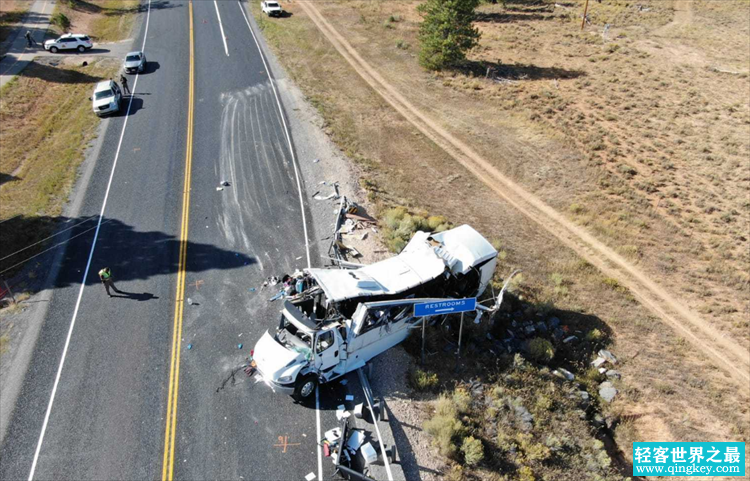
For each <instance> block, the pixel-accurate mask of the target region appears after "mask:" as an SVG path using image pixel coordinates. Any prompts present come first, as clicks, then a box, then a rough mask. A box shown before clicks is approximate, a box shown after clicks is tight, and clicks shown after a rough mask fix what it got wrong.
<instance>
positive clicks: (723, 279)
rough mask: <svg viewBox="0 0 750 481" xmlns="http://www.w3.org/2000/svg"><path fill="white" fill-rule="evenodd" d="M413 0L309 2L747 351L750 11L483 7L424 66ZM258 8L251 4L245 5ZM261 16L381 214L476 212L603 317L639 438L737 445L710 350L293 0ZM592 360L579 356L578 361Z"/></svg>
mask: <svg viewBox="0 0 750 481" xmlns="http://www.w3.org/2000/svg"><path fill="white" fill-rule="evenodd" d="M417 5H418V3H417V2H379V1H358V0H352V1H337V2H321V3H316V4H315V6H316V8H317V10H318V11H319V12H320V14H321V15H322V16H323V17H324V18H325V19H326V20H327V21H328V22H329V23H330V24H331V25H332V26H334V27H335V29H336V30H337V31H338V32H339V33H340V34H342V35H343V37H345V38H346V40H347V41H348V42H349V44H351V46H352V47H353V48H354V49H355V50H356V52H357V53H358V54H359V55H360V56H361V57H362V58H364V59H365V60H366V61H367V62H368V63H369V64H370V65H371V66H372V67H373V68H374V69H376V70H377V72H378V73H379V74H380V75H381V76H382V77H384V78H385V79H387V81H388V82H389V83H390V84H391V85H392V86H394V87H395V89H396V90H398V92H399V93H400V94H401V95H403V96H404V97H405V98H406V99H408V101H409V102H411V103H412V104H414V105H416V106H417V108H418V109H419V110H421V111H422V112H424V113H426V114H427V115H429V117H430V118H431V119H433V120H435V121H436V122H437V123H439V124H440V127H441V128H444V129H446V130H447V131H449V132H450V134H452V135H453V136H455V137H457V138H458V139H460V140H461V141H463V142H464V143H466V144H468V145H470V146H471V148H472V149H474V150H475V151H476V152H478V153H479V154H481V155H482V156H483V158H485V159H488V160H489V161H490V162H491V163H492V164H493V165H494V166H495V167H497V168H498V169H499V170H500V171H501V172H502V173H503V174H505V175H506V176H509V177H511V178H512V179H513V180H514V181H516V182H517V183H518V184H520V185H522V186H523V187H524V188H525V189H526V190H527V191H529V192H531V193H533V194H534V195H536V196H537V197H539V198H541V199H542V200H543V201H544V202H546V203H547V204H548V205H551V206H553V207H554V208H555V209H556V210H557V211H558V212H560V213H562V214H564V215H565V216H566V217H567V218H568V219H570V220H572V221H574V222H576V223H577V224H578V225H580V226H582V227H584V228H585V229H587V231H588V232H590V233H592V234H594V235H595V236H596V237H597V238H598V239H599V240H601V241H603V242H605V243H606V244H607V245H608V246H609V247H611V248H612V249H614V250H616V251H617V252H618V253H620V254H621V255H622V256H624V257H625V258H626V259H628V260H629V261H630V262H631V263H632V264H634V265H636V266H637V267H638V268H639V269H640V270H642V271H643V272H645V273H646V274H647V275H648V276H649V277H650V278H651V279H652V280H654V281H655V282H657V283H658V284H659V285H660V286H662V287H663V288H665V289H667V290H668V291H669V292H670V294H671V295H673V296H675V297H676V298H678V299H679V300H680V301H681V302H683V303H684V304H685V305H686V306H689V307H690V308H691V309H692V310H693V311H695V312H697V313H699V314H700V316H701V317H702V318H703V319H704V320H705V321H706V322H707V323H709V324H710V327H711V328H712V329H714V330H715V331H716V332H718V333H719V335H720V336H724V337H725V338H727V339H731V340H732V342H735V343H738V344H739V345H741V346H742V347H743V349H745V350H746V349H747V348H748V346H750V335H749V334H750V332H749V331H750V330H749V326H748V316H749V315H750V310H749V309H750V307H749V298H748V296H749V294H750V274H749V273H750V255H749V251H750V249H749V248H750V240H749V239H748V236H749V235H748V231H749V229H750V197H749V192H750V164H749V163H748V161H747V159H748V155H750V75H749V74H748V72H750V56H749V55H748V52H749V49H750V36H749V34H750V15H749V14H748V12H749V11H750V9H748V7H749V6H750V2H748V1H746V0H738V1H723V2H713V1H688V2H681V1H675V2H672V1H667V0H664V1H645V0H644V1H640V2H631V1H624V0H602V2H601V3H599V2H595V1H592V2H590V11H589V20H590V23H589V24H587V26H586V28H585V30H584V31H583V32H581V30H580V19H581V14H582V10H583V1H582V0H581V1H570V0H569V1H562V2H556V3H555V2H552V1H521V0H515V1H514V0H507V1H506V2H504V4H503V3H502V2H499V3H498V4H495V5H493V4H483V5H482V6H481V7H480V9H479V10H480V16H479V19H478V22H477V23H476V26H477V27H478V28H479V29H480V30H481V31H482V39H481V40H480V45H479V47H478V48H476V49H475V50H474V51H473V52H471V54H470V56H469V57H470V62H469V63H468V64H467V66H466V67H465V68H464V69H463V70H461V71H450V72H441V73H429V72H425V71H424V70H422V69H421V68H420V67H419V66H418V64H417V58H416V54H417V52H418V41H417V39H416V33H417V29H418V23H419V20H420V18H419V15H418V13H417V11H416V7H417ZM253 7H254V8H256V7H255V6H253ZM284 7H285V9H286V10H288V11H289V12H290V13H291V16H290V17H288V18H282V19H274V20H271V19H266V18H263V17H260V16H259V15H258V12H257V10H256V12H255V13H256V18H258V21H259V23H260V25H261V28H263V30H264V35H265V36H266V38H267V39H268V41H269V43H270V44H271V45H272V47H273V48H275V50H276V51H277V53H278V54H279V58H280V60H281V61H282V63H283V64H284V65H285V67H286V69H287V71H288V72H289V74H290V75H291V77H292V78H293V79H294V81H295V82H296V83H297V84H298V85H299V86H300V87H301V88H302V90H303V91H304V92H305V94H306V95H307V96H308V98H309V99H310V101H311V102H312V103H313V104H314V105H315V106H316V107H317V108H318V109H319V111H320V112H321V114H322V115H323V118H324V119H325V122H326V124H325V128H326V130H327V131H328V133H329V134H330V135H331V137H332V138H333V139H334V141H335V142H336V143H337V144H338V145H339V146H340V147H341V148H342V150H344V151H345V152H346V153H347V154H348V155H349V156H350V157H351V158H353V159H354V160H355V161H357V162H358V163H359V164H360V166H361V167H362V169H363V172H364V175H363V178H362V179H361V183H362V185H363V186H364V187H365V188H366V189H368V191H369V197H370V199H371V200H372V201H373V202H375V203H376V204H377V205H381V206H383V207H387V206H391V205H405V206H407V207H409V208H410V209H412V210H413V211H417V212H419V211H422V212H426V213H429V214H433V215H443V216H446V217H447V218H448V219H449V220H450V221H451V222H454V223H462V222H467V223H470V224H472V225H475V226H476V227H478V228H479V229H480V230H481V231H482V232H484V233H485V234H487V235H488V236H491V237H494V238H495V239H496V243H497V244H498V245H500V246H501V250H502V252H501V259H502V262H501V266H500V269H501V273H506V272H507V271H509V270H510V269H511V268H513V267H521V268H523V269H524V274H523V279H522V281H521V282H520V286H519V288H518V290H519V292H521V293H523V295H524V296H525V297H527V298H529V299H532V300H533V301H534V302H536V303H538V304H539V305H548V306H549V305H553V306H554V307H555V308H556V309H561V310H565V311H568V312H576V313H583V314H586V315H592V316H595V317H597V318H599V319H601V321H603V322H604V323H605V324H606V325H607V326H608V328H610V329H611V330H612V336H613V341H614V344H613V347H612V349H613V351H614V352H616V353H617V354H618V355H619V356H620V357H621V358H622V359H623V367H622V370H623V380H622V381H621V382H620V383H619V385H618V387H619V388H620V390H621V396H620V397H619V398H618V400H617V401H616V402H615V403H613V404H612V405H609V406H606V407H605V409H607V410H608V411H610V412H613V413H616V414H617V415H618V416H620V418H621V419H622V420H623V422H622V423H621V424H620V425H619V427H618V428H617V429H616V430H615V438H616V440H617V442H618V444H619V448H620V449H621V450H622V452H623V454H624V456H625V457H626V458H627V457H629V456H630V445H629V444H628V443H629V442H631V441H633V440H693V441H697V440H701V439H727V440H729V439H732V440H743V439H745V438H746V437H747V435H748V433H749V432H750V418H749V413H748V407H747V405H748V403H747V398H746V394H745V393H744V392H742V391H737V390H736V389H735V387H734V386H735V384H734V383H733V382H732V381H731V380H730V378H728V377H727V376H726V375H725V374H724V373H723V372H721V371H720V370H718V369H717V368H716V366H715V365H713V364H712V363H711V362H709V359H708V358H707V357H705V356H704V355H703V354H702V353H701V352H700V350H699V349H696V348H695V346H694V345H691V343H689V342H686V340H685V338H684V337H682V336H680V335H677V334H675V331H673V330H672V329H671V328H670V327H667V326H666V325H664V324H663V323H662V322H661V321H660V320H659V318H657V317H655V316H654V315H653V314H651V312H650V311H648V310H646V309H645V308H644V307H642V306H641V305H639V303H638V302H637V301H636V299H634V297H633V296H632V295H631V294H630V292H629V291H628V289H627V288H624V287H623V286H621V285H620V284H618V282H617V281H616V280H615V279H612V278H607V277H606V276H603V275H602V274H601V273H600V272H599V271H597V270H596V269H593V268H592V267H591V265H589V264H588V263H587V262H585V261H584V260H582V259H581V258H580V257H579V256H578V255H576V254H575V253H574V252H572V251H571V250H569V249H568V248H566V247H564V246H562V245H561V244H560V242H559V241H558V240H557V239H556V238H555V237H553V236H551V235H549V233H547V232H544V231H542V230H540V229H539V228H538V227H537V226H535V225H534V224H533V223H530V222H529V221H528V220H527V219H526V218H525V217H524V216H523V215H522V214H521V213H519V212H518V211H516V210H515V209H514V208H513V207H512V206H510V205H509V204H507V203H506V202H503V201H502V200H501V199H499V198H498V196H497V195H495V194H494V193H493V192H492V191H491V190H490V189H488V188H487V187H485V186H484V185H483V183H482V182H480V181H478V180H477V178H476V177H474V175H473V174H472V173H471V172H469V171H468V170H466V169H465V168H463V167H462V166H460V165H459V164H458V163H457V162H455V160H454V159H453V158H452V157H451V156H450V155H448V154H447V153H446V152H445V151H444V150H443V149H441V148H440V147H439V146H438V145H436V144H435V143H434V142H433V141H431V140H430V139H428V138H426V137H425V135H423V134H422V133H421V132H420V131H419V130H418V129H416V128H415V127H414V126H413V125H412V124H411V123H410V122H408V121H407V120H406V119H405V118H404V117H403V116H402V115H400V114H399V113H398V112H396V111H395V110H394V109H393V108H392V107H391V106H390V105H389V104H388V103H386V102H385V101H384V100H383V98H382V97H380V96H379V95H378V94H377V93H376V92H375V91H374V90H373V89H372V88H371V87H370V86H369V85H368V83H366V82H365V81H363V79H362V78H361V77H360V76H359V75H358V74H357V73H356V72H355V71H354V69H353V68H352V67H351V66H350V65H349V64H348V63H347V62H346V60H345V59H344V58H343V57H342V56H341V55H340V53H339V52H337V51H336V49H335V48H334V47H333V46H332V45H331V43H330V42H329V40H328V39H327V38H326V37H325V36H324V35H323V34H322V33H321V31H320V30H318V28H317V27H316V25H315V24H314V23H313V22H312V21H311V20H310V18H309V17H308V15H307V13H306V12H307V10H306V9H303V8H302V6H301V5H300V4H298V3H294V2H292V3H287V4H284ZM585 367H586V366H585V365H582V366H581V369H582V370H585Z"/></svg>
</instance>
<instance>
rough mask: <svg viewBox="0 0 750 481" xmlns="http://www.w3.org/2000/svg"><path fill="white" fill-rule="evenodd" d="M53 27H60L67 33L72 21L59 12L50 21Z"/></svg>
mask: <svg viewBox="0 0 750 481" xmlns="http://www.w3.org/2000/svg"><path fill="white" fill-rule="evenodd" d="M49 22H50V23H51V24H52V25H55V26H56V27H59V28H60V30H62V31H63V32H67V31H68V29H69V28H70V19H69V18H68V16H67V15H65V14H64V13H61V12H58V13H56V14H54V15H52V18H51V19H50V21H49Z"/></svg>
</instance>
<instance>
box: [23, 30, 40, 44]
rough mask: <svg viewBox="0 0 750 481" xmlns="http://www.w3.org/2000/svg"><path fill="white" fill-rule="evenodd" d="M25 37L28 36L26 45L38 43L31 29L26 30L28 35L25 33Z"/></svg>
mask: <svg viewBox="0 0 750 481" xmlns="http://www.w3.org/2000/svg"><path fill="white" fill-rule="evenodd" d="M24 37H26V45H27V46H28V47H31V46H32V45H34V46H36V45H37V43H36V40H34V37H32V36H31V30H26V35H24Z"/></svg>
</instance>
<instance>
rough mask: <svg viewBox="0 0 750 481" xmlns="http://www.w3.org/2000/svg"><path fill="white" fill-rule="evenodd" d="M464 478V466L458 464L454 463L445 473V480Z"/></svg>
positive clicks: (453, 480)
mask: <svg viewBox="0 0 750 481" xmlns="http://www.w3.org/2000/svg"><path fill="white" fill-rule="evenodd" d="M464 479H466V478H464V467H463V466H461V465H460V464H454V465H453V466H451V467H450V469H449V470H448V472H446V473H445V480H446V481H463V480H464Z"/></svg>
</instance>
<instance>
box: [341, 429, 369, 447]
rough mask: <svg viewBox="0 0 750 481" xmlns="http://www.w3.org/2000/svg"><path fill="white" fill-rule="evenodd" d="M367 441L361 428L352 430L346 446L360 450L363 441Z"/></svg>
mask: <svg viewBox="0 0 750 481" xmlns="http://www.w3.org/2000/svg"><path fill="white" fill-rule="evenodd" d="M363 442H365V435H364V433H363V432H362V431H360V430H356V429H354V430H352V433H351V434H350V435H349V439H348V440H347V441H346V447H347V448H349V449H352V450H354V451H356V450H358V449H359V447H360V446H362V443H363Z"/></svg>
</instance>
